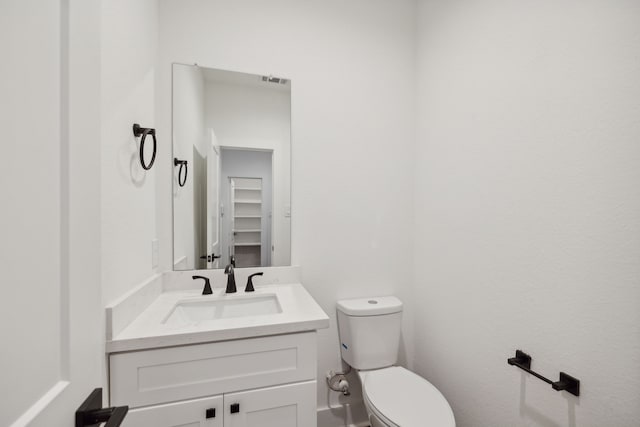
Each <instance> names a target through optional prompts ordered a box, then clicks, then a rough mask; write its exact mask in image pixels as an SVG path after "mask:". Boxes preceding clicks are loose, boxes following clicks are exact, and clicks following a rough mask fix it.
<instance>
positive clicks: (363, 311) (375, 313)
mask: <svg viewBox="0 0 640 427" xmlns="http://www.w3.org/2000/svg"><path fill="white" fill-rule="evenodd" d="M337 310H338V331H339V334H340V352H341V354H342V359H343V360H344V361H345V362H347V363H348V364H349V365H350V366H352V367H353V368H355V369H379V368H384V367H387V366H391V365H394V364H395V363H396V362H397V360H398V350H399V349H400V330H401V326H402V301H400V300H399V299H398V298H396V297H393V296H388V297H373V298H356V299H348V300H340V301H338V303H337Z"/></svg>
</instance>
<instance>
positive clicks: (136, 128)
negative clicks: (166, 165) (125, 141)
mask: <svg viewBox="0 0 640 427" xmlns="http://www.w3.org/2000/svg"><path fill="white" fill-rule="evenodd" d="M147 135H151V138H152V139H153V154H152V155H151V160H150V161H149V163H146V162H145V160H144V144H145V140H146V138H147ZM133 136H135V137H136V138H137V137H139V136H141V137H142V138H141V139H140V165H142V169H144V170H146V171H148V170H149V169H151V166H153V162H155V161H156V153H157V151H158V141H157V140H156V130H155V129H152V128H143V127H140V125H139V124H137V123H134V124H133Z"/></svg>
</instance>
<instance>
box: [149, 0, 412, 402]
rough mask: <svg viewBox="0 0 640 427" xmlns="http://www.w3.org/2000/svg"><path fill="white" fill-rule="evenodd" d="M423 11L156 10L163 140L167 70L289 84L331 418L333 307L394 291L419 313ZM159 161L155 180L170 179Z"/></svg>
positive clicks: (290, 1) (201, 0)
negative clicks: (416, 182)
mask: <svg viewBox="0 0 640 427" xmlns="http://www.w3.org/2000/svg"><path fill="white" fill-rule="evenodd" d="M413 6H414V5H413V2H412V1H409V0H406V1H405V0H403V1H393V2H389V1H382V0H354V1H350V2H343V1H338V0H330V1H324V2H300V1H296V0H277V1H273V2H264V1H261V0H242V1H234V2H233V3H229V2H226V1H221V0H216V1H211V0H206V1H205V0H161V1H160V27H159V28H160V46H161V51H160V59H161V60H160V65H159V73H160V74H159V75H160V80H159V85H158V88H157V89H158V90H157V96H158V99H159V111H158V113H159V115H158V119H159V121H158V126H159V127H160V129H161V130H162V133H163V134H165V133H168V132H169V130H168V129H169V128H168V126H169V125H170V123H171V98H170V94H171V91H170V87H171V80H170V70H171V65H170V64H171V62H174V61H175V62H182V63H195V62H197V63H198V64H200V65H202V66H207V67H213V68H220V69H226V70H236V71H243V72H248V73H254V74H263V75H269V74H273V75H275V76H282V77H287V78H290V79H292V103H291V109H292V141H293V142H292V176H293V185H292V204H293V212H292V219H291V222H292V262H293V263H294V264H298V265H301V266H303V280H304V284H305V286H306V288H307V289H308V290H309V291H310V293H311V294H312V295H313V296H314V297H315V299H316V300H317V301H318V302H319V303H320V305H321V306H322V307H323V308H324V309H325V311H326V312H327V313H328V314H329V315H330V316H331V328H330V329H329V330H324V331H321V332H320V334H319V349H320V350H319V372H318V376H319V378H320V380H319V386H318V405H319V408H321V409H322V408H326V407H327V404H328V403H329V402H331V404H332V405H334V406H335V405H336V402H337V400H338V396H337V394H335V393H332V394H331V395H329V394H328V393H327V391H326V387H325V384H324V381H323V378H324V372H325V371H326V370H327V369H329V368H334V369H336V368H340V355H339V349H338V336H337V330H336V323H335V301H336V300H337V299H339V298H347V297H358V296H365V295H384V294H397V295H399V296H400V297H401V298H403V297H405V298H404V299H405V302H407V303H410V297H409V296H408V295H406V293H405V291H406V290H407V288H408V287H409V285H410V282H411V276H412V273H411V272H412V265H411V264H412V257H411V242H412V233H413V230H412V226H411V224H412V223H413V221H412V217H413V204H412V200H411V199H412V183H413V177H412V171H411V168H409V167H407V165H410V164H411V158H412V155H413V138H414V121H413V111H414V109H413V88H414V85H413V75H414V74H413V69H414V62H413V58H414V55H413V53H414V52H413V36H414V34H413V28H414V26H413V12H414V8H413ZM161 155H162V156H165V157H159V160H158V161H160V164H161V166H162V167H163V168H164V169H161V168H159V169H158V173H159V174H162V176H165V174H166V176H170V171H168V163H167V159H166V156H167V154H166V153H161ZM160 184H161V185H159V187H158V212H159V215H161V217H159V227H158V232H159V233H162V234H161V235H160V238H161V243H162V250H163V251H162V254H161V255H162V267H163V268H164V269H170V268H171V255H170V246H168V247H167V245H166V244H165V243H164V242H170V241H171V240H170V239H171V235H170V230H171V219H170V212H171V206H170V203H171V188H170V180H169V179H163V180H162V182H160ZM410 316H411V313H410V310H408V311H407V313H406V316H405V317H406V319H407V329H406V330H405V333H406V334H408V335H409V336H410V335H411V333H410V331H409V329H408V325H409V319H410ZM406 344H408V343H406ZM407 352H408V353H409V354H410V353H411V351H410V350H407ZM351 400H356V401H357V400H359V395H358V393H354V395H353V396H352V397H351V398H349V399H346V401H351ZM339 411H340V410H339V409H338V410H337V412H338V413H339Z"/></svg>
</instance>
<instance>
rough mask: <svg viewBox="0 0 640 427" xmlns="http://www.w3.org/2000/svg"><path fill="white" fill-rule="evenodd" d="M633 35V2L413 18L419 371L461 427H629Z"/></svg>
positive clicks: (639, 210) (638, 89)
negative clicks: (573, 386) (520, 366)
mask: <svg viewBox="0 0 640 427" xmlns="http://www.w3.org/2000/svg"><path fill="white" fill-rule="evenodd" d="M639 23H640V3H638V2H635V1H577V0H575V1H574V0H567V1H560V2H558V1H553V2H552V1H542V2H509V1H497V0H493V1H483V2H477V1H458V2H446V1H422V2H420V9H419V15H418V27H419V29H420V33H419V38H418V50H417V52H418V118H417V124H418V145H417V151H416V157H415V169H416V185H415V198H416V211H415V220H416V221H415V230H416V231H415V233H414V236H415V246H414V248H415V256H416V261H415V269H414V279H413V281H414V283H415V286H416V287H415V298H416V301H415V302H416V304H417V305H418V306H420V310H419V311H417V312H416V313H417V316H416V327H415V330H416V358H415V360H416V365H417V368H418V371H419V372H421V373H423V374H424V375H425V376H426V377H427V378H429V379H430V380H431V381H432V382H434V383H435V385H436V386H437V387H438V388H439V389H440V390H441V391H442V392H443V393H444V394H445V395H446V397H447V398H448V399H449V402H450V403H451V404H452V406H453V409H454V412H455V414H456V419H457V421H458V425H459V426H460V427H466V426H474V427H480V426H491V427H496V426H498V427H500V426H504V427H514V426H530V425H536V426H579V427H587V426H616V427H625V426H637V425H638V420H639V419H640V368H639V366H640V310H639V309H638V307H639V305H640V264H639V262H638V260H640V240H639V239H640V186H639V183H640V167H639V165H640V119H639V117H640V79H638V76H640V56H639V55H638V52H639V51H640V25H639ZM517 348H521V349H523V350H525V351H527V352H529V354H531V355H532V357H533V367H534V368H535V369H536V370H539V371H540V372H541V373H543V374H545V375H547V376H549V377H551V378H553V379H554V380H555V379H557V375H558V372H559V371H565V372H567V373H569V374H572V375H575V376H576V377H578V378H579V379H580V380H581V381H582V395H581V397H580V398H579V399H577V398H574V397H573V396H571V395H567V394H564V393H558V392H555V391H553V390H552V389H551V387H550V386H548V385H547V384H544V383H543V382H541V381H539V380H537V379H535V378H533V377H530V376H526V375H522V374H521V373H520V372H519V371H518V370H517V369H516V368H514V367H510V366H507V363H506V359H507V358H508V357H511V356H512V355H513V353H514V351H515V350H516V349H517Z"/></svg>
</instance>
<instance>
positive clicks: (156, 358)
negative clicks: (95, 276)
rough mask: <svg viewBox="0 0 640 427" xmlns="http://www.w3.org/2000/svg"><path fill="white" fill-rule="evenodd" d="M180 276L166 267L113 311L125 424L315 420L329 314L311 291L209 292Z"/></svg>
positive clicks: (232, 425) (113, 385)
mask: <svg viewBox="0 0 640 427" xmlns="http://www.w3.org/2000/svg"><path fill="white" fill-rule="evenodd" d="M293 269H295V268H293ZM210 274H211V273H210ZM176 276H177V277H176ZM183 276H184V275H183ZM267 277H268V273H267ZM180 281H181V279H180V274H179V273H167V274H165V275H164V277H163V276H160V277H157V278H155V279H154V280H152V281H151V282H149V283H147V284H146V285H145V286H143V287H141V288H140V289H138V290H136V292H134V293H133V294H132V295H129V296H128V297H127V298H125V299H123V300H121V301H120V302H118V303H117V304H114V305H113V306H111V307H109V308H108V309H107V320H108V322H107V325H108V328H113V329H111V330H110V331H109V333H111V337H110V339H108V341H107V353H108V366H109V383H110V392H109V396H110V405H111V406H122V405H128V406H129V413H128V415H127V417H126V419H125V423H124V424H123V425H126V426H129V427H145V426H154V427H173V426H185V425H188V426H203V427H204V426H206V427H222V426H224V427H245V426H246V427H272V426H273V427H276V426H278V427H286V426H291V427H293V426H297V427H313V426H315V425H316V417H317V414H316V376H317V344H316V330H317V329H321V328H326V327H328V326H329V319H328V317H327V316H326V314H325V313H324V312H323V311H322V309H321V308H320V307H319V306H318V305H317V303H316V302H315V301H314V300H313V298H312V297H311V296H310V295H309V294H308V293H307V291H306V290H305V289H304V287H303V286H302V285H301V284H300V283H294V282H292V283H278V284H272V285H267V286H259V287H257V288H256V291H255V292H251V293H244V292H242V291H241V290H240V291H239V292H238V293H236V294H224V289H220V288H215V287H214V292H213V295H205V296H203V295H201V289H176V288H177V287H178V288H179V286H176V284H177V283H178V282H180ZM186 283H188V285H189V286H192V283H189V282H186ZM145 302H146V303H148V305H147V304H146V303H145ZM141 306H144V307H145V308H144V309H143V310H141V311H140V312H139V314H137V315H136V314H135V307H141ZM127 319H130V320H131V321H130V322H127ZM125 324H126V326H125Z"/></svg>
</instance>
